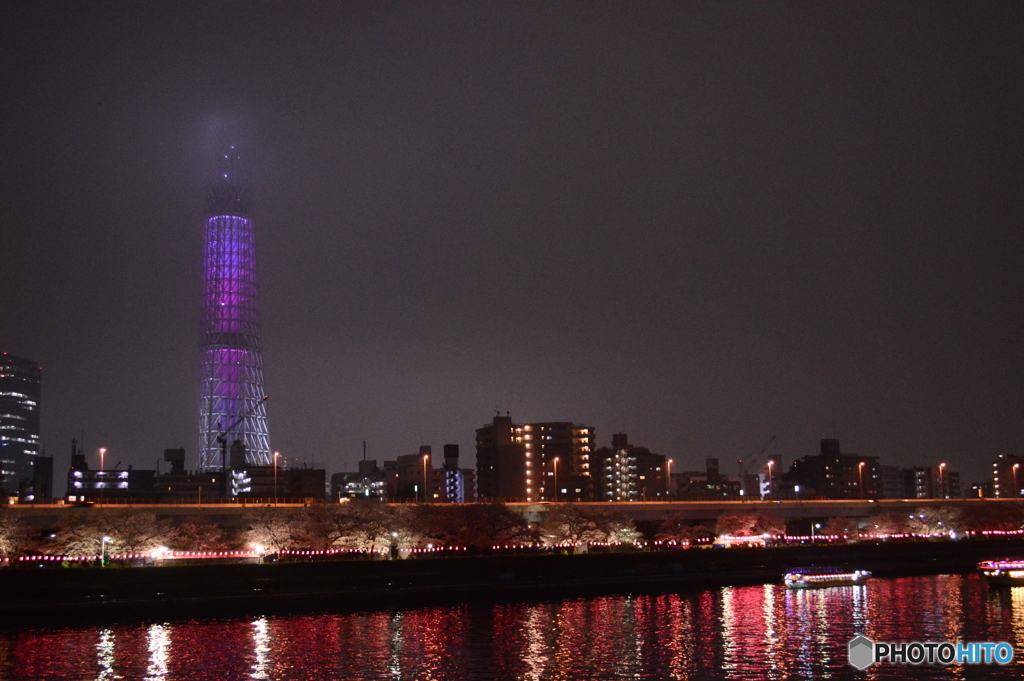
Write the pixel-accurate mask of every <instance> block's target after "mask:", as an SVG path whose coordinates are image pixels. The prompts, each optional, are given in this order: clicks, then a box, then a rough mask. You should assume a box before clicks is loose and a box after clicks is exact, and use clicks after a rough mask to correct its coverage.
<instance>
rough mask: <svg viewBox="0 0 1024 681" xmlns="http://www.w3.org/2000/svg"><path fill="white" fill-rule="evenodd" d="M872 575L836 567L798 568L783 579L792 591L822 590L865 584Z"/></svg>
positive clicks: (863, 571)
mask: <svg viewBox="0 0 1024 681" xmlns="http://www.w3.org/2000/svg"><path fill="white" fill-rule="evenodd" d="M870 576H871V573H870V572H868V571H867V570H850V569H848V568H836V567H813V568H796V569H795V570H790V571H789V572H787V573H786V575H785V576H784V577H783V578H782V581H784V582H785V583H786V586H788V587H789V588H790V589H821V588H825V587H829V586H856V585H858V584H864V583H865V582H866V581H867V580H868V577H870Z"/></svg>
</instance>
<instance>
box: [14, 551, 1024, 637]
mask: <svg viewBox="0 0 1024 681" xmlns="http://www.w3.org/2000/svg"><path fill="white" fill-rule="evenodd" d="M1011 556H1021V557H1024V540H1021V539H1012V540H1005V539H1004V540H996V539H991V540H970V541H957V542H953V541H941V542H912V543H878V544H870V543H859V544H847V545H828V546H787V547H778V548H767V549H765V548H731V549H683V550H676V551H656V552H654V551H652V552H639V551H632V552H622V553H614V552H613V553H591V554H586V555H557V554H543V555H538V554H518V555H516V554H511V553H510V554H504V555H502V554H497V555H483V556H459V557H450V558H415V559H410V560H339V561H321V562H301V563H269V564H263V565H253V564H248V565H241V564H235V565H178V566H162V567H134V568H117V567H107V568H98V567H90V568H71V569H69V568H36V569H4V570H0V593H2V594H4V597H3V598H2V599H0V626H5V627H23V626H28V625H60V626H75V625H78V624H84V623H89V622H96V621H150V620H154V619H163V620H166V619H194V618H208V617H228V616H246V615H250V614H264V615H265V614H286V613H303V612H323V611H347V610H364V609H378V608H386V607H387V608H390V607H399V608H402V607H411V606H422V605H457V604H461V603H467V602H474V601H501V600H507V599H517V600H524V599H526V600H535V599H550V598H564V597H576V596H594V595H602V594H623V593H653V592H662V591H688V590H700V589H706V588H712V587H719V586H726V585H734V586H741V585H750V584H764V583H771V582H775V583H777V582H779V581H780V580H781V576H782V574H783V573H784V572H786V571H787V570H788V569H790V568H793V567H800V566H811V565H836V566H848V567H851V568H857V569H864V570H870V571H871V572H872V573H873V574H874V576H876V577H899V576H913V575H933V574H966V573H971V572H973V571H974V570H975V566H976V565H977V563H978V561H980V560H985V559H992V558H1002V557H1011Z"/></svg>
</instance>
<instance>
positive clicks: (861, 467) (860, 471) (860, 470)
mask: <svg viewBox="0 0 1024 681" xmlns="http://www.w3.org/2000/svg"><path fill="white" fill-rule="evenodd" d="M857 476H858V477H859V478H860V498H861V499H863V498H864V462H863V461H861V462H860V463H859V464H857Z"/></svg>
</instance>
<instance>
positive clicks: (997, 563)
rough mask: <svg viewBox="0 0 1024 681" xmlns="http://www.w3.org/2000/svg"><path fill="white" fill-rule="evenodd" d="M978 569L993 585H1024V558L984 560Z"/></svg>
mask: <svg viewBox="0 0 1024 681" xmlns="http://www.w3.org/2000/svg"><path fill="white" fill-rule="evenodd" d="M978 570H980V571H981V576H982V577H984V578H985V581H986V582H988V583H989V584H992V585H993V586H1024V560H1021V559H1016V560H1009V559H1006V560H983V561H981V562H980V563H978Z"/></svg>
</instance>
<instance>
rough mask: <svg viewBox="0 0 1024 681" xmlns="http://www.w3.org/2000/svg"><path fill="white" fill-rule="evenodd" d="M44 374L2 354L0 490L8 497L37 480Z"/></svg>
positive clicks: (25, 361) (30, 364)
mask: <svg viewBox="0 0 1024 681" xmlns="http://www.w3.org/2000/svg"><path fill="white" fill-rule="evenodd" d="M42 371H43V370H42V369H41V368H40V367H39V365H38V364H36V363H35V362H33V361H32V360H30V359H23V358H21V357H15V356H14V355H9V354H7V353H6V352H5V353H3V354H0V491H2V493H3V494H5V495H7V496H13V495H17V494H18V490H19V488H20V487H21V485H22V484H23V483H24V482H25V481H31V480H33V479H34V477H35V460H36V457H37V456H39V401H40V397H41V395H42Z"/></svg>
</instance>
